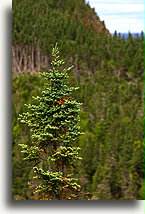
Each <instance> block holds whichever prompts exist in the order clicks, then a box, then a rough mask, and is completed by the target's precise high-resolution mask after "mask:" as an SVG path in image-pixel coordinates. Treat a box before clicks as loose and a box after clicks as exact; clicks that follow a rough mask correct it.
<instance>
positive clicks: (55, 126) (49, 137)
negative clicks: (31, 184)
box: [19, 44, 81, 200]
mask: <svg viewBox="0 0 145 214" xmlns="http://www.w3.org/2000/svg"><path fill="white" fill-rule="evenodd" d="M52 57H53V60H52V62H51V65H52V68H51V69H50V71H43V72H41V75H42V76H43V77H44V79H45V80H46V82H45V85H44V90H43V91H42V93H41V96H36V97H33V99H34V100H35V102H36V104H33V105H32V104H28V105H26V106H27V108H28V112H25V113H23V114H22V115H20V116H19V120H20V121H21V122H22V123H25V124H27V126H28V127H29V129H30V134H31V139H32V142H31V144H30V145H26V144H19V145H20V146H21V148H22V153H24V160H27V161H29V162H33V163H34V165H33V166H35V167H33V170H34V173H35V176H34V178H35V179H36V181H35V183H36V185H37V186H36V191H35V193H36V194H38V199H40V200H74V199H75V200H77V199H79V197H80V194H81V193H80V188H81V187H80V185H79V184H78V179H76V178H74V173H75V170H74V169H75V167H76V165H77V163H78V161H79V160H80V159H81V157H79V150H80V148H79V147H76V146H75V144H76V139H77V137H78V136H79V135H80V134H81V132H80V131H79V129H80V127H79V126H78V122H79V120H80V117H79V111H80V106H81V103H78V102H77V101H76V100H75V99H74V98H73V97H72V96H71V94H72V91H74V90H77V89H78V88H74V87H70V86H69V84H68V81H67V79H68V77H69V75H68V72H69V71H70V70H71V69H72V68H73V66H71V67H69V68H67V69H66V68H63V64H64V61H63V60H60V59H59V51H58V47H57V44H56V46H55V47H54V48H53V50H52Z"/></svg>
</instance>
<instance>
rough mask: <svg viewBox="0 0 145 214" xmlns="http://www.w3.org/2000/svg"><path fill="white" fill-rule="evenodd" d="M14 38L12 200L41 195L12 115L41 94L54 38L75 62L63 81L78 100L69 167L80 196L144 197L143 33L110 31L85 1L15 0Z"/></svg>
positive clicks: (23, 132) (24, 135)
mask: <svg viewBox="0 0 145 214" xmlns="http://www.w3.org/2000/svg"><path fill="white" fill-rule="evenodd" d="M12 37H13V44H12V54H13V58H12V70H13V74H12V101H13V103H12V105H13V106H12V107H13V109H12V111H13V122H12V129H13V130H12V131H13V141H12V159H13V170H12V171H13V174H12V179H13V180H12V195H13V196H12V197H13V199H14V200H40V199H39V198H38V197H36V195H35V194H34V186H35V182H36V181H33V179H32V177H33V170H32V167H33V164H32V163H31V162H27V161H24V160H23V157H24V154H23V153H22V152H21V147H20V146H19V144H25V145H30V142H31V136H30V132H29V127H28V126H27V125H26V124H25V125H24V124H21V123H20V121H19V120H18V118H19V114H22V113H23V112H26V111H27V107H26V106H25V105H24V104H31V105H33V104H34V103H35V101H34V100H33V99H32V96H39V95H40V94H41V91H42V87H43V85H44V81H45V80H44V78H43V77H42V76H40V72H42V71H44V72H45V71H46V70H49V69H51V60H52V56H51V50H52V48H53V47H54V46H55V44H56V42H57V43H58V47H59V50H60V56H61V58H63V59H64V60H65V62H66V63H65V66H66V67H69V66H71V65H74V68H73V69H72V70H71V71H70V72H69V84H70V86H72V87H79V89H78V90H76V91H73V92H72V93H73V97H75V99H76V100H77V101H79V102H80V103H82V106H81V111H80V122H79V124H78V125H79V126H80V130H81V132H83V133H84V134H83V135H81V136H79V137H78V138H77V140H76V142H75V144H76V146H79V147H80V148H81V149H80V152H79V155H80V157H82V159H81V160H80V161H79V164H78V166H77V168H75V169H74V172H73V173H74V174H75V175H76V177H77V178H78V180H79V184H80V186H81V190H82V192H84V193H86V194H87V195H88V197H86V198H85V199H86V200H88V199H89V200H137V199H138V200H140V199H142V200H143V198H144V197H143V195H144V189H143V179H144V171H143V165H144V157H143V148H144V147H143V69H144V59H143V42H144V34H143V32H141V34H140V35H139V36H136V37H133V36H132V34H131V33H129V34H128V37H127V38H123V37H122V36H121V35H120V34H118V33H117V32H115V33H114V35H113V36H112V35H111V34H110V33H109V31H108V30H107V29H106V27H105V23H104V22H101V21H100V18H99V16H98V15H97V13H96V12H95V10H94V9H92V8H91V7H90V5H89V3H86V2H85V1H84V0H67V1H65V0H41V1H40V0H24V1H21V0H13V24H12ZM82 199H83V198H82ZM48 200H49V199H48ZM71 200H73V199H71Z"/></svg>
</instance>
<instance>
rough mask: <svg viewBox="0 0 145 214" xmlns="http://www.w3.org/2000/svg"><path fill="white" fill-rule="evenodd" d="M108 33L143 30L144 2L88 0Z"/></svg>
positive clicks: (139, 0) (137, 0)
mask: <svg viewBox="0 0 145 214" xmlns="http://www.w3.org/2000/svg"><path fill="white" fill-rule="evenodd" d="M86 2H89V4H90V6H91V7H94V8H95V11H96V13H97V15H98V16H99V17H100V19H101V21H103V20H104V21H105V25H106V27H107V29H108V30H109V31H110V33H114V31H115V30H117V32H118V33H119V32H121V33H128V32H129V31H130V32H131V33H134V32H135V33H136V32H141V31H143V30H144V0H88V1H86Z"/></svg>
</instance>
